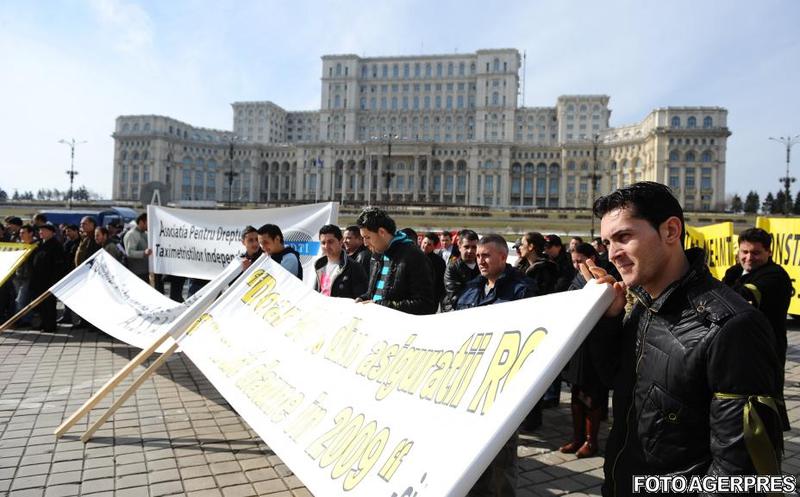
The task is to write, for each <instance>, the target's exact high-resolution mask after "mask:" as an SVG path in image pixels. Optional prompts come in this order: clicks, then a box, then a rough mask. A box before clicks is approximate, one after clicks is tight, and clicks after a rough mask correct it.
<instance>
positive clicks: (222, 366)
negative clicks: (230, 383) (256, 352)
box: [210, 352, 257, 378]
mask: <svg viewBox="0 0 800 497" xmlns="http://www.w3.org/2000/svg"><path fill="white" fill-rule="evenodd" d="M210 359H211V362H213V363H214V364H216V366H217V368H218V369H219V370H220V372H222V374H224V375H225V377H227V378H230V377H231V376H234V375H236V373H238V372H239V371H241V370H242V369H243V368H246V367H247V366H249V365H250V364H252V363H253V362H255V360H256V359H257V358H256V357H255V356H253V355H252V354H250V353H249V352H245V353H244V354H243V355H238V356H234V357H232V358H226V357H220V356H210Z"/></svg>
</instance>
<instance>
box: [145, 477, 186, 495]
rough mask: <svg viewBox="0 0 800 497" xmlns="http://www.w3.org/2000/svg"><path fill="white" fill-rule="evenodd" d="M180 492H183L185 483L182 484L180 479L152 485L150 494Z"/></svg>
mask: <svg viewBox="0 0 800 497" xmlns="http://www.w3.org/2000/svg"><path fill="white" fill-rule="evenodd" d="M180 493H183V485H181V482H179V481H168V482H163V483H156V484H155V485H150V495H151V496H152V497H161V496H162V495H171V494H180Z"/></svg>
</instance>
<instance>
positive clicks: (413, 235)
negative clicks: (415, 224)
mask: <svg viewBox="0 0 800 497" xmlns="http://www.w3.org/2000/svg"><path fill="white" fill-rule="evenodd" d="M370 231H372V230H370ZM400 231H402V232H403V233H405V234H406V236H407V237H408V238H409V240H411V241H412V242H414V243H417V240H418V239H419V237H418V236H417V232H416V231H414V230H413V229H412V228H403V229H401V230H400Z"/></svg>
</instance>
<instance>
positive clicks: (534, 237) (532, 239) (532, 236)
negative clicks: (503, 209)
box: [523, 231, 547, 254]
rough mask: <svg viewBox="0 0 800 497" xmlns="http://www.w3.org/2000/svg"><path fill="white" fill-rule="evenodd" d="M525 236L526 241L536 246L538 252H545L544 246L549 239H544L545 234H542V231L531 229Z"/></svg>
mask: <svg viewBox="0 0 800 497" xmlns="http://www.w3.org/2000/svg"><path fill="white" fill-rule="evenodd" d="M523 238H524V239H525V241H526V242H528V243H529V244H531V245H533V246H534V247H535V249H536V253H537V254H541V253H542V252H544V246H545V244H546V243H547V241H546V240H545V239H544V236H542V234H541V233H539V232H538V231H529V232H527V233H525V236H524V237H523Z"/></svg>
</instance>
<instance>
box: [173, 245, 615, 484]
mask: <svg viewBox="0 0 800 497" xmlns="http://www.w3.org/2000/svg"><path fill="white" fill-rule="evenodd" d="M611 299H612V292H611V291H610V289H608V288H607V286H606V285H602V286H598V285H594V284H591V285H587V287H586V288H585V289H584V290H580V291H574V292H567V293H561V294H555V295H548V296H544V297H538V298H534V299H526V300H521V301H516V302H510V303H504V304H497V305H492V306H487V307H481V308H475V309H470V310H465V311H459V312H451V313H446V314H437V315H432V316H413V315H409V314H403V313H400V312H397V311H394V310H391V309H387V308H385V307H381V306H379V305H376V304H356V303H354V302H353V301H350V300H345V299H334V298H328V297H323V296H321V295H319V294H317V293H315V292H313V291H311V290H309V289H308V288H306V287H304V286H303V285H302V284H301V283H300V282H298V281H297V280H296V279H295V278H293V277H292V276H290V275H289V274H288V273H287V272H286V271H285V270H284V269H283V268H281V267H280V266H278V265H277V264H275V263H274V262H273V261H271V260H269V259H267V258H262V259H261V260H260V261H258V262H257V263H256V264H254V265H253V266H252V267H251V268H249V269H248V271H246V272H245V273H244V274H243V275H242V277H241V278H240V279H239V280H238V281H237V282H236V284H235V285H234V286H232V287H231V288H230V289H229V290H228V291H227V292H226V293H225V294H224V295H223V296H222V297H221V298H220V299H218V300H217V302H216V303H215V304H214V305H213V306H211V307H210V308H209V309H208V310H207V311H206V312H205V313H204V314H203V315H202V316H201V317H200V319H198V320H197V321H196V322H195V323H194V324H193V325H192V327H191V329H190V331H189V333H188V334H187V335H186V336H185V337H184V339H183V340H182V342H181V346H182V347H183V350H184V352H185V353H186V354H187V355H188V356H189V358H190V359H191V360H192V362H193V363H194V364H196V365H197V366H198V367H199V368H200V370H201V371H202V372H203V373H204V374H205V375H206V376H207V377H208V378H209V380H210V381H211V382H212V383H213V384H214V386H215V387H216V388H217V389H218V390H219V391H220V392H221V393H222V395H223V396H224V397H225V398H226V399H227V400H228V402H230V403H231V405H232V406H233V407H234V408H235V409H236V411H237V412H238V413H239V414H240V415H241V416H242V417H243V418H244V419H245V420H246V421H247V422H248V423H249V424H250V426H252V427H253V428H254V429H255V431H256V432H257V433H258V434H259V435H260V436H261V437H262V439H263V440H264V441H265V442H266V443H267V444H268V445H269V447H270V448H271V449H272V450H273V451H275V453H276V454H277V455H278V456H279V457H280V458H281V459H282V460H283V461H284V462H285V463H286V464H287V465H288V466H289V467H290V468H291V469H292V471H294V472H295V473H296V474H297V476H298V477H299V478H300V480H302V482H303V483H304V484H305V485H306V486H307V487H308V488H309V489H310V490H311V491H312V492H313V493H314V495H316V496H317V497H327V496H341V495H353V496H364V497H380V496H385V497H390V496H394V497H397V496H401V495H402V496H412V495H413V496H420V497H422V496H429V497H443V496H458V497H461V496H463V495H465V494H466V493H467V491H468V490H469V489H470V488H471V487H472V485H473V484H474V482H475V481H476V480H477V478H478V477H479V476H480V474H481V473H482V471H483V470H484V469H485V468H486V467H487V466H488V464H489V462H490V461H491V460H492V459H493V458H494V455H495V454H496V453H497V451H498V450H499V449H500V447H501V446H502V445H503V444H504V443H505V442H506V441H507V440H508V439H509V437H510V436H511V435H512V434H513V433H514V432H515V430H516V429H517V427H518V426H519V425H520V423H521V422H522V420H523V418H524V417H525V416H526V415H527V414H528V412H529V411H530V409H531V408H532V407H533V405H534V403H535V401H536V400H537V399H539V398H540V397H541V396H542V394H543V393H544V391H545V390H546V388H547V387H548V385H550V383H551V382H552V381H553V379H554V378H555V376H556V374H557V373H558V372H559V371H561V369H562V368H563V367H564V365H565V364H566V363H567V361H568V360H569V358H570V357H571V356H572V354H573V353H574V351H575V350H576V349H577V347H578V346H579V344H580V343H581V342H582V341H583V339H584V338H585V337H586V335H587V334H588V332H589V331H590V329H591V327H592V326H594V324H595V323H596V321H597V319H599V317H600V315H601V314H602V313H603V312H604V310H605V309H606V307H607V306H608V304H609V302H610V301H611Z"/></svg>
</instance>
